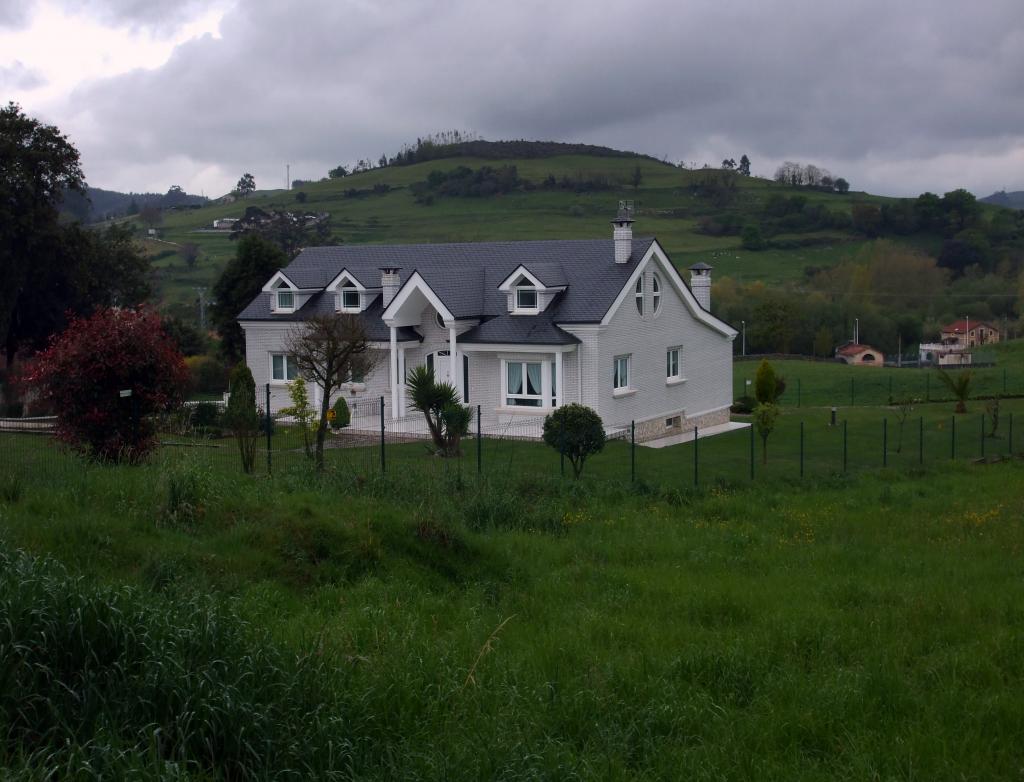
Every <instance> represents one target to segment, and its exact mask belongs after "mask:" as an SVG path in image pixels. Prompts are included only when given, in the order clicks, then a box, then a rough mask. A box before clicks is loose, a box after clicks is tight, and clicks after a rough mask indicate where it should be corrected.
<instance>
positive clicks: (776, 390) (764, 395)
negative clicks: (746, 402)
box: [754, 359, 786, 405]
mask: <svg viewBox="0 0 1024 782" xmlns="http://www.w3.org/2000/svg"><path fill="white" fill-rule="evenodd" d="M785 390H786V381H785V380H784V379H783V378H781V377H779V376H778V375H776V374H775V370H774V369H773V368H772V365H771V364H769V363H768V361H767V360H766V359H762V360H761V364H760V366H758V368H757V374H756V375H754V398H755V399H756V400H757V401H758V402H759V403H760V404H763V405H769V404H775V403H776V402H777V401H779V397H780V396H782V393H783V391H785Z"/></svg>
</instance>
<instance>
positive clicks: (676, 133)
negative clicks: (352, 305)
mask: <svg viewBox="0 0 1024 782" xmlns="http://www.w3.org/2000/svg"><path fill="white" fill-rule="evenodd" d="M83 2H84V0H83ZM148 5H149V4H147V3H143V2H141V0H122V1H121V2H118V0H105V2H104V3H103V6H104V7H105V8H107V9H108V12H110V13H113V12H114V10H112V9H116V11H117V12H118V13H120V14H122V18H133V19H136V20H138V21H139V22H140V23H141V21H142V20H143V19H147V18H150V19H151V21H152V20H153V19H155V18H156V17H150V16H147V14H149V13H150V12H149V11H148V10H147V8H148ZM154 23H155V22H154ZM1021 73H1024V16H1022V15H1021V14H1020V13H1019V5H1018V3H1017V2H1016V0H988V2H986V3H985V4H984V6H983V7H976V8H972V9H965V8H964V7H963V6H962V4H960V3H955V2H952V0H932V1H931V2H925V1H924V0H907V1H906V2H902V3H891V2H888V1H887V0H862V2H859V3H856V4H844V5H842V6H840V5H838V4H834V3H820V2H810V0H779V1H778V2H773V3H754V2H747V3H742V4H741V3H721V2H713V1H712V0H694V1H692V2H687V3H685V4H680V3H675V2H670V0H638V1H637V2H634V3H632V4H628V5H627V4H622V5H619V6H609V7H607V8H605V7H600V8H599V7H595V5H594V4H593V3H592V2H582V1H581V0H567V1H564V2H561V3H559V4H558V5H557V6H552V5H551V4H550V3H541V2H537V1H536V0H525V1H521V2H518V3H480V2H479V1H477V2H472V1H471V0H445V1H443V2H442V1H441V0H433V1H431V2H415V1H414V0H405V2H402V1H401V0H399V1H398V2H391V3H387V4H371V3H367V2H357V1H356V0H350V2H331V3H326V2H325V3H317V2H311V1H308V2H299V3H289V4H287V7H285V4H282V3H276V2H258V0H248V1H247V2H246V3H244V4H242V5H240V6H238V7H236V8H235V9H234V10H232V11H231V12H229V13H228V14H227V15H226V16H225V18H224V20H223V23H222V25H221V37H220V38H214V37H210V36H207V37H205V38H202V39H199V40H195V41H191V42H189V43H188V44H185V45H183V46H180V47H179V48H178V49H177V50H176V51H175V53H174V55H173V56H172V58H171V60H170V61H169V62H168V63H167V64H166V65H164V66H163V67H161V68H159V69H156V70H153V71H138V72H134V73H130V74H126V75H123V76H119V77H117V78H114V79H109V80H106V81H103V82H100V83H97V84H93V85H90V86H88V87H85V88H82V89H80V90H79V91H78V92H77V93H76V94H75V95H74V96H73V98H72V110H73V112H74V114H73V116H71V122H72V123H74V124H75V125H76V126H78V127H81V128H83V129H88V128H98V129H99V130H98V131H96V132H89V131H87V130H84V131H83V133H81V134H79V135H78V136H77V138H79V139H80V144H81V146H82V148H83V152H84V154H85V161H86V164H87V166H88V168H89V170H90V171H91V172H93V173H91V174H90V178H91V179H92V180H93V181H95V182H96V183H97V184H100V183H101V182H102V183H106V184H115V183H116V184H118V185H120V186H134V187H140V186H142V185H143V184H147V185H151V186H156V185H158V184H161V183H128V182H119V181H117V180H116V176H117V174H116V172H117V171H119V170H124V169H125V165H126V164H131V165H141V164H145V165H147V166H149V167H150V168H151V169H152V170H154V171H155V170H157V169H158V167H159V166H160V165H161V164H165V163H166V164H169V163H170V162H171V161H176V163H175V165H181V161H182V160H187V161H191V162H190V164H189V165H190V166H191V171H192V172H193V173H196V172H198V171H200V170H205V171H206V172H207V173H206V176H214V175H213V174H211V173H210V172H211V170H215V169H219V170H220V171H221V172H222V173H221V174H220V176H219V181H218V182H217V185H218V186H224V183H225V181H227V180H226V178H230V181H231V182H232V183H233V181H234V179H237V176H238V175H239V174H240V173H241V172H242V171H243V170H252V171H253V172H254V173H256V174H257V178H258V179H261V178H262V179H264V180H269V181H277V180H283V174H282V173H278V172H279V171H280V170H281V169H282V168H283V164H284V162H286V161H291V162H292V163H293V164H294V165H293V174H294V175H295V176H302V177H307V178H311V177H318V176H321V175H323V173H324V172H326V170H327V168H329V167H330V166H332V165H334V164H336V163H337V162H340V161H347V160H353V159H357V158H361V157H371V158H376V157H378V156H379V155H380V154H381V153H382V152H393V151H395V150H397V148H398V147H399V145H400V144H401V143H403V142H405V141H409V140H411V139H414V138H415V137H416V136H417V135H424V134H426V133H428V132H430V131H434V130H439V129H443V128H453V127H454V128H461V129H467V130H474V131H477V132H479V133H480V134H481V135H483V136H485V137H487V138H514V137H526V138H544V139H557V140H580V141H587V142H592V143H603V144H609V145H613V146H619V147H623V148H627V149H634V150H637V151H642V152H648V153H651V154H655V155H658V156H661V155H666V156H667V157H668V158H669V159H670V160H673V161H677V160H695V161H697V162H698V163H703V162H705V161H707V162H712V163H713V162H717V161H718V160H721V158H722V157H724V156H731V157H738V156H739V155H740V154H742V153H747V154H749V155H750V156H751V157H752V158H753V159H754V167H755V171H756V172H758V173H762V174H770V173H771V170H772V169H773V168H774V165H775V163H777V162H778V161H781V160H782V159H787V158H788V159H794V160H802V161H813V162H817V163H819V164H823V165H826V166H829V167H830V168H832V169H833V171H835V172H836V173H838V174H841V175H844V176H846V177H847V178H848V179H849V180H850V181H851V182H852V183H853V184H854V186H855V187H857V186H859V184H860V183H864V182H870V183H871V185H872V186H873V187H875V188H876V189H878V190H881V191H883V192H891V193H912V192H914V191H915V190H916V188H918V187H920V186H921V183H922V182H927V181H929V175H931V176H932V177H933V183H932V184H931V185H930V188H929V189H935V190H942V189H943V188H947V189H948V188H952V187H956V186H959V184H961V183H964V182H966V181H967V180H969V179H972V176H971V175H970V174H971V172H970V171H969V170H960V171H957V170H956V168H957V164H954V163H953V161H960V165H965V166H970V161H971V160H972V159H975V158H978V159H981V158H985V159H986V160H988V161H989V163H988V164H986V165H984V166H979V167H978V170H979V171H982V170H984V171H986V172H989V171H992V169H993V167H994V166H993V165H992V164H991V163H992V161H993V160H1000V159H1007V160H1009V159H1012V156H1013V155H1015V154H1016V155H1018V156H1019V155H1020V151H1021V150H1022V149H1024V131H1022V130H1021V129H1022V128H1024V80H1021V79H1020V76H1019V75H1020V74H1021ZM1016 160H1017V161H1018V163H1020V162H1021V161H1020V158H1019V157H1017V158H1016ZM910 163H913V166H910V165H908V164H910ZM995 167H996V168H997V167H998V166H995ZM886 170H890V171H892V172H893V173H892V176H890V177H887V176H886V173H885V172H886ZM911 170H912V171H913V172H914V173H915V176H914V177H913V184H910V183H909V182H908V181H907V180H908V176H907V174H906V173H905V172H907V171H911ZM901 171H902V172H904V173H903V174H902V175H898V172H901ZM136 172H138V169H136ZM986 176H988V174H986ZM1017 176H1018V177H1021V176H1024V174H1022V173H1021V171H1020V170H1018V171H1017ZM166 177H173V174H171V173H168V174H166V175H165V179H164V180H163V182H162V184H163V186H165V187H166V184H167V182H166ZM183 178H184V177H183ZM1003 178H1005V176H1004V177H1003ZM974 179H977V177H974ZM1003 184H1006V183H1004V182H1003V181H1001V180H1000V181H998V182H994V181H993V182H991V188H990V189H995V188H996V187H1001V186H1002V185H1003ZM1009 185H1010V186H1015V185H1014V183H1013V182H1012V181H1011V182H1009ZM976 186H977V187H981V188H985V187H989V183H988V180H987V179H986V180H984V181H982V182H980V183H978V184H977V185H976ZM1016 186H1024V181H1021V182H1018V183H1017V185H1016Z"/></svg>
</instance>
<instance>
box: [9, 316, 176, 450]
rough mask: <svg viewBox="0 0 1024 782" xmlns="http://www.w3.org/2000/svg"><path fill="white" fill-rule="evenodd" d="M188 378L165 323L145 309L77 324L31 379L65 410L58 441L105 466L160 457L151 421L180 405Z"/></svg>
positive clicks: (35, 365) (55, 342) (41, 358)
mask: <svg viewBox="0 0 1024 782" xmlns="http://www.w3.org/2000/svg"><path fill="white" fill-rule="evenodd" d="M188 379H189V377H188V370H187V369H186V367H185V361H184V359H183V358H182V355H181V353H180V352H179V351H178V348H177V346H176V345H175V343H174V341H173V340H172V339H171V338H170V337H168V335H167V332H166V331H164V328H163V324H162V323H161V321H160V316H159V315H157V314H156V313H155V312H152V311H148V310H142V309H140V310H131V309H113V308H112V309H100V310H97V311H96V312H95V313H94V314H93V315H91V316H90V317H88V318H74V319H72V321H71V323H70V324H69V325H68V327H67V330H66V331H64V332H63V333H62V334H59V335H56V336H54V337H53V338H51V340H50V345H49V347H47V348H46V350H44V351H42V352H41V353H39V354H38V355H37V356H36V357H35V358H34V359H33V360H32V362H31V366H30V368H29V371H28V372H27V373H26V380H27V382H28V383H29V384H30V385H31V386H33V387H35V388H36V389H37V390H38V392H39V393H40V395H41V396H42V397H43V398H44V399H46V400H48V401H49V402H51V403H52V404H53V406H54V408H55V409H56V410H57V436H58V437H59V438H60V439H61V440H63V441H64V442H66V443H68V444H70V445H71V446H72V447H73V448H75V449H76V450H78V451H80V452H82V453H84V454H87V455H89V456H91V457H93V458H96V459H100V460H103V461H119V460H128V461H137V460H139V459H141V458H142V457H144V456H145V455H146V454H147V453H148V452H149V451H150V450H152V449H153V447H154V446H155V445H156V437H155V430H154V427H153V424H152V422H151V421H150V419H149V416H151V415H153V414H154V413H160V412H164V411H167V410H170V409H173V408H175V407H177V406H178V405H180V404H181V402H182V400H183V399H184V397H185V392H186V389H187V388H188ZM122 392H131V393H130V395H127V394H126V395H124V396H122Z"/></svg>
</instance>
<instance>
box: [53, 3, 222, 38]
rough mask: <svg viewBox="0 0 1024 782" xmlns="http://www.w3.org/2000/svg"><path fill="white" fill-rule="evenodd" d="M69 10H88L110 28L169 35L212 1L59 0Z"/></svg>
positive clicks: (63, 7) (87, 12) (81, 11)
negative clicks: (141, 30)
mask: <svg viewBox="0 0 1024 782" xmlns="http://www.w3.org/2000/svg"><path fill="white" fill-rule="evenodd" d="M59 5H60V7H61V8H62V9H64V10H65V11H67V12H69V13H85V14H88V15H89V16H91V17H93V18H94V19H95V20H96V21H98V22H99V23H101V24H103V25H106V26H109V27H127V28H129V29H132V30H140V29H146V30H149V31H151V32H153V33H155V34H157V35H169V34H171V33H173V32H174V31H175V30H177V29H178V28H179V27H180V26H181V25H182V24H184V23H185V22H188V21H189V20H191V19H192V18H194V17H195V16H196V15H197V14H198V13H199V12H200V11H202V10H203V9H204V8H205V7H206V6H208V5H209V3H207V2H204V0H173V1H172V0H60V2H59Z"/></svg>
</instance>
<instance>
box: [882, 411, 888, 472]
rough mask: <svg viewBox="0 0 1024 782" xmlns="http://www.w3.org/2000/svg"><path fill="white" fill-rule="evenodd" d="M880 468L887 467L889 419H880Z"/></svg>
mask: <svg viewBox="0 0 1024 782" xmlns="http://www.w3.org/2000/svg"><path fill="white" fill-rule="evenodd" d="M882 466H883V467H888V466H889V419H888V418H883V419H882Z"/></svg>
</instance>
